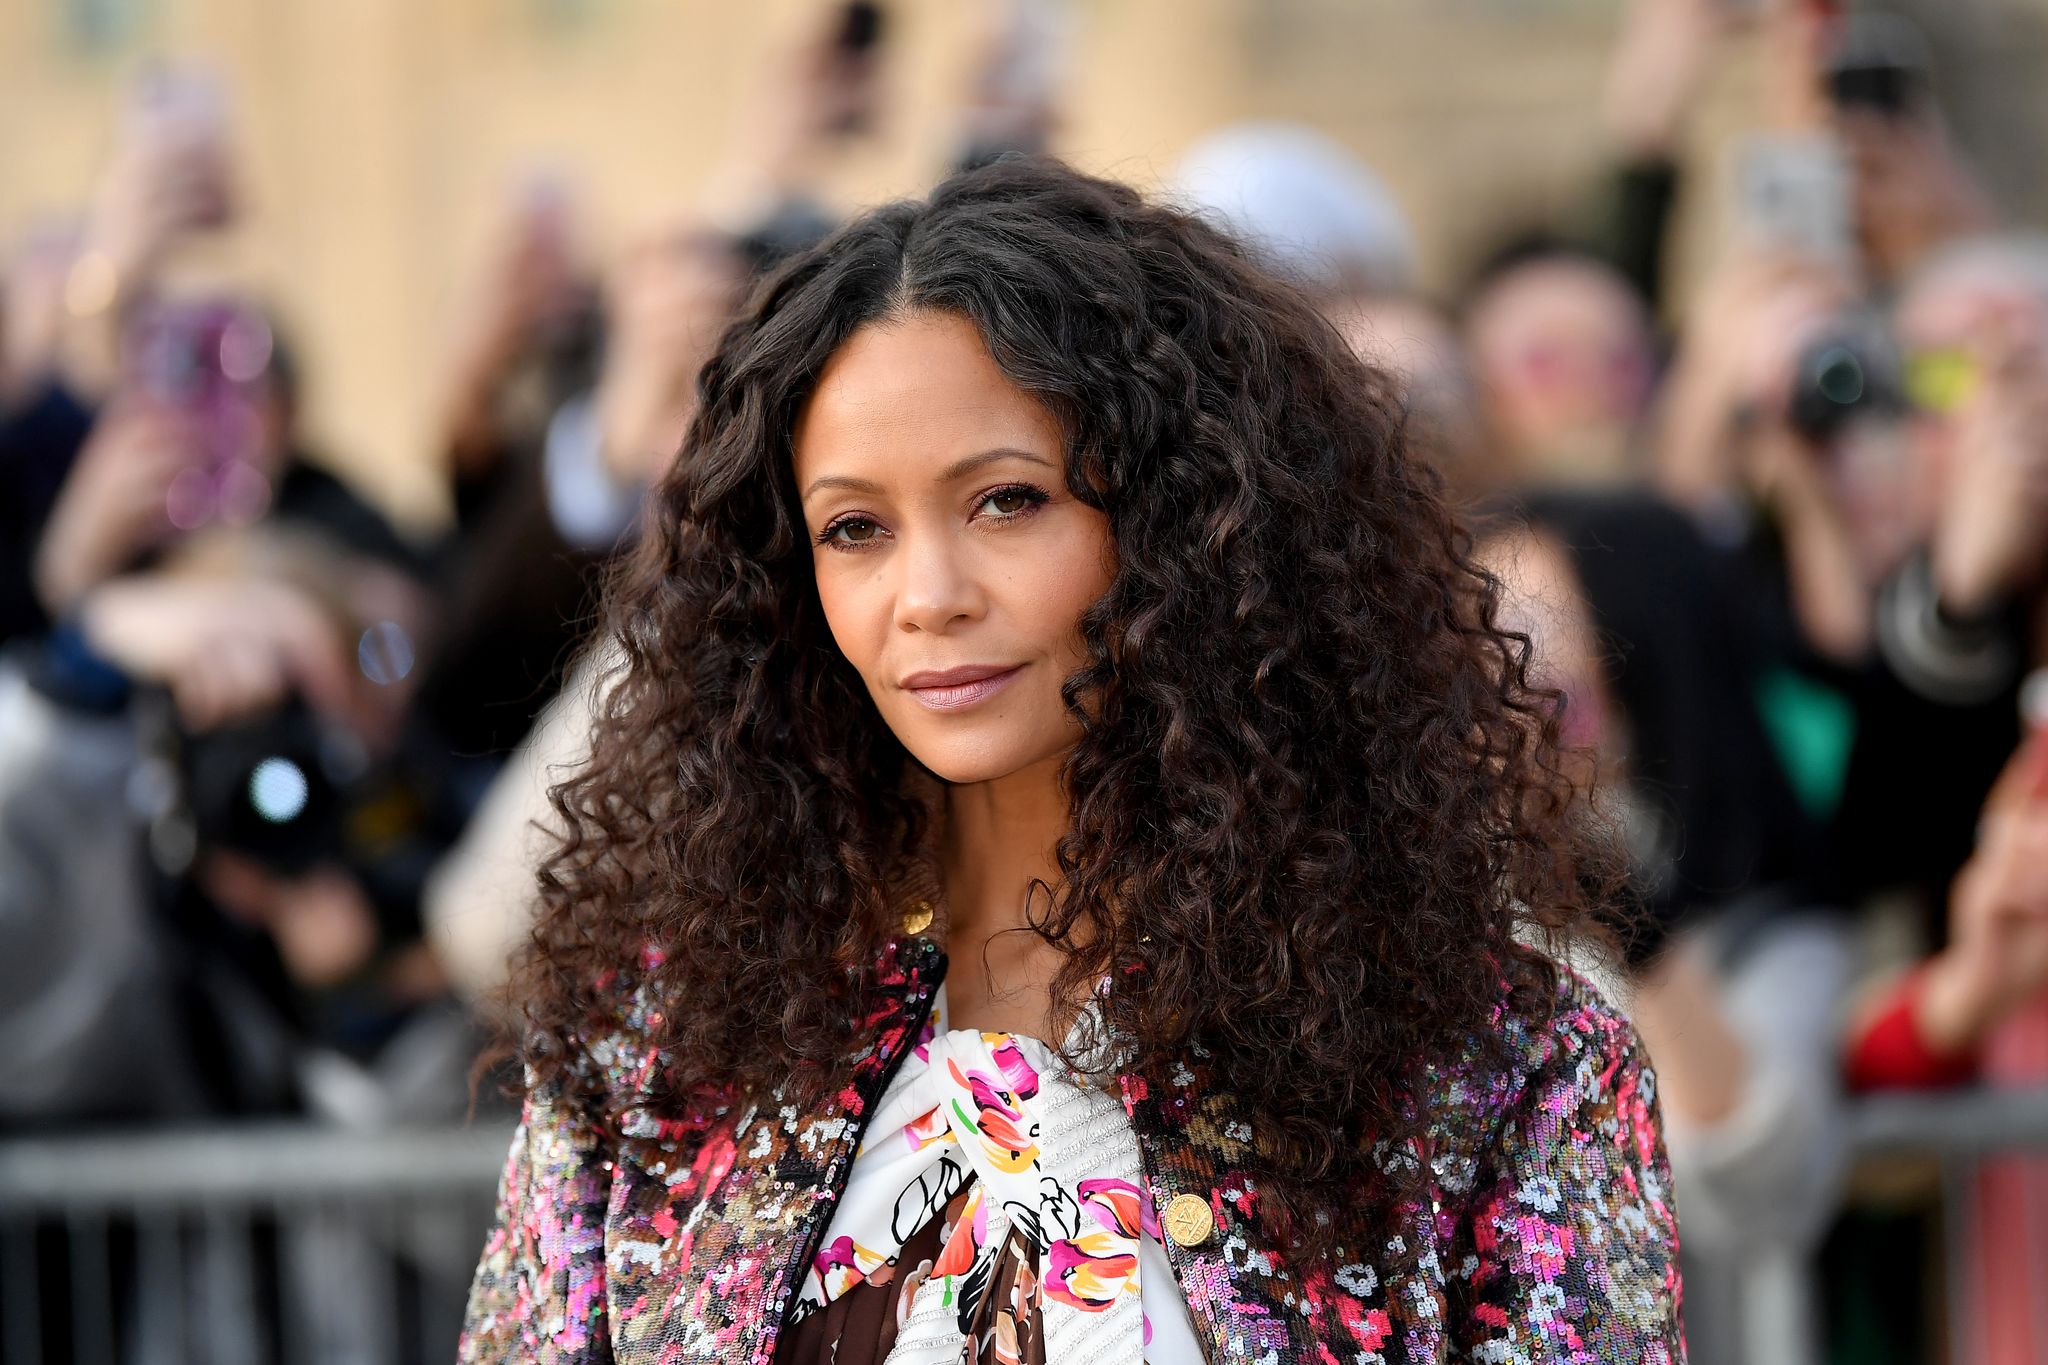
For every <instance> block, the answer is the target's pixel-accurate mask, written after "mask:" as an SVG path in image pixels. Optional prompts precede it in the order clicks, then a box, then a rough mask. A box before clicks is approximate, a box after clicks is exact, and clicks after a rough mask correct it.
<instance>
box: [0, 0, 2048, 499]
mask: <svg viewBox="0 0 2048 1365" xmlns="http://www.w3.org/2000/svg"><path fill="white" fill-rule="evenodd" d="M1986 2H1987V3H1988V0H1986ZM67 3H76V0H0V234H4V235H5V236H6V237H7V238H9V239H12V237H13V236H14V235H15V234H17V233H19V232H20V231H21V230H22V229H23V228H24V227H25V226H26V225H28V224H29V223H31V222H32V221H34V220H35V219H36V218H37V216H38V215H41V214H46V213H50V212H53V211H61V210H63V209H65V208H66V207H67V206H69V205H73V204H75V203H76V202H77V201H78V200H79V199H80V197H81V196H82V195H84V193H85V192H86V190H87V187H88V185H89V183H90V179H91V175H92V172H93V168H94V167H95V166H96V165H97V163H98V161H99V160H100V158H101V157H102V156H103V154H104V153H105V151H106V148H107V147H108V145H109V142H110V139H111V137H112V133H113V129H114V127H115V119H116V113H117V109H118V107H119V102H120V98H121V92H122V89H123V86H124V82H125V80H126V79H127V77H128V75H129V73H131V72H132V71H133V70H134V68H135V67H136V66H137V65H138V64H139V63H140V62H141V61H142V60H143V59H145V58H146V57H147V56H148V55H150V54H152V53H168V54H174V55H177V54H199V55H203V56H205V57H206V58H208V59H210V60H212V61H213V62H215V63H217V64H218V65H219V66H220V67H221V69H222V70H223V71H224V72H225V73H226V75H227V76H228V78H229V80H230V81H231V83H232V86H233V90H234V96H235V100H236V112H237V115H238V122H239V127H240V130H241V135H242V143H243V147H244V149H245V151H246V157H247V164H248V173H249V181H250V195H249V199H250V209H251V212H250V215H249V218H248V222H247V224H246V226H245V227H244V228H242V229H241V230H240V231H239V232H238V233H237V239H236V241H235V242H234V243H233V249H232V252H231V253H226V252H224V253H221V254H222V255H224V256H226V255H231V257H232V259H233V261H234V266H233V269H234V270H235V271H236V272H238V273H239V274H240V275H241V276H242V277H243V278H244V279H246V280H248V281H249V282H251V283H253V284H254V285H256V286H257V287H259V288H261V289H263V290H264V291H266V292H267V294H268V295H269V296H270V297H272V298H274V299H275V300H276V301H277V303H278V305H279V307H280V310H281V312H282V314H283V316H284V318H285V319H286V321H287V323H288V324H289V326H290V327H291V329H292V332H293V334H294V336H295V337H296V339H297V341H298V343H299V346H300V349H301V351H302V352H303V353H304V355H305V359H306V369H307V373H308V377H309V395H308V396H309V400H310V404H311V407H310V415H311V416H310V420H311V421H312V424H313V427H314V431H315V433H316V435H317V437H318V439H319V441H320V444H321V445H322V446H323V447H324V448H325V449H326V450H328V451H330V452H331V453H332V456H333V458H334V459H335V460H336V461H337V462H338V463H340V464H342V465H343V466H345V467H346V468H347V469H348V470H350V471H351V472H352V473H355V474H357V475H358V476H359V477H360V478H361V479H362V480H363V481H364V482H365V484H366V485H367V486H368V487H369V488H370V489H371V490H372V491H373V492H374V493H375V494H376V495H378V496H379V497H381V498H383V499H384V500H385V501H386V502H388V503H389V504H390V505H391V506H393V507H394V508H396V509H398V510H400V511H401V512H403V513H404V514H406V515H407V516H409V517H412V518H415V519H419V520H422V521H431V520H432V518H433V517H434V516H435V515H436V513H437V510H438V503H437V498H436V493H435V489H436V475H435V472H434V471H433V470H432V469H431V468H429V467H428V465H427V463H426V460H427V458H428V457H427V453H426V452H427V451H428V449H429V446H430V440H429V435H430V431H431V408H432V399H433V394H434V389H435V383H436V380H437V376H438V370H439V365H440V363H441V356H442V354H443V352H444V350H445V346H446V340H447V335H448V331H449V321H448V318H449V312H450V309H451V307H452V305H453V303H454V301H455V300H456V299H457V298H458V297H459V293H460V290H461V289H462V287H463V286H464V284H465V283H466V281H467V280H468V278H469V277H470V276H471V275H472V274H473V263H474V262H475V261H476V260H477V258H478V254H479V252H480V251H481V249H482V247H483V245H484V244H485V243H486V242H487V240H488V237H489V232H490V228H491V224H492V221H493V214H494V212H495V211H496V210H497V209H498V208H499V206H500V205H501V204H502V203H503V201H504V197H505V195H506V194H507V192H508V191H509V190H510V188H511V187H512V186H514V185H516V184H517V183H518V182H519V180H520V179H521V177H522V175H524V174H526V173H527V172H529V171H530V170H531V169H532V168H534V167H536V166H542V165H561V166H567V167H570V168H572V170H573V176H574V181H575V184H576V186H577V188H578V189H579V191H580V192H581V194H582V196H583V198H584V199H585V201H586V202H587V204H588V205H589V207H590V209H591V210H592V215H593V218H594V221H595V223H596V224H597V227H598V232H599V235H600V237H601V238H602V240H603V241H604V242H606V243H609V242H616V241H617V240H618V239H619V238H621V237H622V236H624V235H625V234H628V233H630V232H632V231H633V230H634V229H635V228H637V227H642V226H645V225H648V224H650V223H653V222H655V221H658V220H659V219H660V218H661V217H662V216H663V215H664V214H666V213H669V212H672V211H675V210H677V209H678V208H681V207H684V206H687V205H688V204H689V203H690V201H691V198H692V195H693V193H694V190H695V187H696V185H697V183H698V181H699V178H700V177H701V176H702V175H703V174H704V172H705V170H706V168H707V166H708V164H709V163H710V160H711V158H712V156H713V155H714V153H715V150H716V148H717V146H718V140H719V139H720V138H721V137H723V136H724V135H725V133H726V131H727V129H728V128H729V126H730V123H731V120H732V118H733V117H734V113H735V109H736V106H737V99H738V96H739V94H740V92H741V91H742V90H743V89H744V88H745V86H746V83H747V82H748V81H749V80H750V79H752V78H753V77H754V76H755V75H756V74H757V73H758V72H759V71H760V70H761V68H762V64H763V62H764V61H765V60H766V58H767V56H768V54H769V52H770V51H771V50H773V48H774V45H775V44H777V43H778V42H779V41H781V40H782V39H783V38H785V37H786V36H787V35H788V33H789V32H791V31H792V27H793V26H794V25H796V24H798V23H800V22H801V20H802V19H803V16H804V15H805V14H806V13H808V12H809V11H810V9H811V7H812V6H813V5H814V4H816V3H818V0H748V3H737V2H736V0H580V3H578V2H577V0H125V7H126V8H127V9H128V10H130V11H132V12H133V13H134V14H136V15H137V16H138V17H137V19H136V21H135V23H134V24H133V26H132V28H131V30H130V31H129V32H128V34H127V36H126V37H124V38H123V39H122V40H120V41H118V42H117V43H115V44H113V45H112V50H110V51H96V52H91V53H82V52H79V51H77V50H75V46H74V45H72V44H70V43H69V42H68V41H67V39H66V37H65V32H64V29H63V26H62V24H61V22H60V21H61V17H62V14H63V12H64V7H65V5H66V4H67ZM2015 3H2017V0H2015ZM117 8H118V7H117ZM1615 8H1616V6H1615V3H1614V0H1075V4H1074V14H1075V34H1074V39H1075V41H1074V44H1073V57H1074V66H1073V76H1072V84H1071V99H1070V102H1069V109H1070V122H1069V125H1068V127H1067V128H1066V129H1065V131H1064V132H1063V134H1062V137H1061V145H1062V148H1063V150H1065V151H1066V152H1067V153H1068V154H1069V155H1071V156H1073V157H1074V158H1075V159H1077V160H1078V161H1080V162H1082V163H1083V164H1085V165H1088V166H1091V167H1095V168H1100V169H1104V170H1108V171H1111V172H1115V173H1118V174H1121V175H1124V176H1126V177H1128V178H1131V179H1134V180H1138V181H1148V180H1152V179H1154V178H1156V177H1157V176H1159V175H1160V174H1162V173H1163V172H1164V171H1165V170H1166V169H1167V168H1168V167H1170V166H1171V164H1172V161H1173V158H1174V156H1175V155H1176V154H1177V153H1178V152H1179V150H1180V149H1181V148H1182V147H1184V146H1185V145H1186V144H1187V143H1188V142H1189V141H1190V140H1192V139H1193V138H1194V137H1195V136H1196V135H1198V134H1199V133H1200V132H1202V131H1203V130H1205V129H1206V128H1209V127H1211V126H1213V125H1215V124H1217V123H1220V122H1223V121H1225V120H1228V119H1231V118H1236V117H1244V116H1251V115H1259V116H1277V117H1296V118H1302V119H1306V120H1309V121H1312V122H1315V123H1318V124H1320V125H1322V126H1323V127H1325V128H1326V129H1328V130H1329V131H1330V132H1332V133H1333V134H1335V135H1336V136H1337V137H1339V138H1340V139H1341V140H1343V141H1345V142H1346V143H1348V144H1349V145H1351V146H1353V147H1354V148H1356V149H1357V150H1358V151H1360V152H1361V153H1362V154H1364V155H1365V156H1366V157H1368V158H1369V159H1370V160H1371V161H1373V162H1374V163H1375V164H1376V165H1378V166H1379V167H1380V168H1381V169H1382V171H1383V172H1384V173H1385V175H1386V176H1387V178H1388V179H1389V180H1390V181H1391V182H1392V184H1393V185H1394V187H1395V188H1396V189H1397V191H1399V192H1400V193H1401V194H1402V195H1403V197H1404V198H1405V199H1406V201H1407V202H1408V203H1409V204H1410V205H1411V207H1412V211H1413V213H1414V216H1415V218H1416V220H1417V225H1418V231H1419V235H1420V237H1421V240H1422V243H1423V250H1424V263H1425V268H1426V269H1427V270H1428V271H1429V273H1430V274H1431V276H1432V277H1433V278H1435V279H1438V280H1441V279H1443V278H1446V277H1447V276H1448V274H1449V273H1450V272H1451V271H1452V270H1453V269H1454V268H1455V267H1457V266H1458V265H1460V264H1462V263H1464V262H1465V261H1466V260H1467V259H1469V257H1470V255H1471V254H1472V253H1473V252H1474V251H1476V250H1478V249H1479V248H1480V247H1481V246H1483V244H1484V238H1485V236H1486V234H1487V233H1488V232H1489V231H1491V230H1492V225H1494V224H1496V223H1498V222H1501V221H1503V220H1519V219H1522V218H1528V217H1533V216H1534V215H1536V214H1537V213H1540V212H1541V211H1543V210H1545V209H1546V208H1549V207H1553V206H1556V205H1558V204H1560V203H1563V202H1565V201H1566V200H1567V199H1568V198H1569V196H1570V195H1571V194H1573V193H1575V192H1576V191H1577V189H1578V188H1579V187H1580V186H1581V185H1582V183H1583V181H1584V178H1585V176H1586V174H1587V173H1588V172H1589V171H1590V170H1592V169H1593V168H1595V167H1597V166H1598V164H1599V161H1600V157H1601V155H1602V150H1603V149H1602V148H1601V146H1600V143H1599V137H1598V131H1597V124H1596V120H1595V107H1596V100H1597V90H1598V83H1599V78H1600V70H1601V63H1602V60H1603V58H1604V51H1605V47H1606V43H1607V39H1608V36H1609V34H1610V32H1611V28H1612V25H1613V22H1614V15H1615ZM891 10H892V16H893V19H894V23H893V25H892V32H891V36H890V45H889V47H890V61H891V74H892V78H893V80H894V82H895V86H896V93H897V97H898V98H897V101H896V104H895V107H894V110H893V112H892V115H891V119H890V128H889V130H888V131H889V134H890V136H889V137H888V138H886V139H885V140H884V141H883V142H882V143H881V144H880V145H879V146H877V147H875V148H874V149H872V150H870V151H868V152H865V153H863V154H862V155H860V156H859V157H857V158H856V159H854V160H853V161H851V162H849V164H847V165H846V166H845V168H844V170H843V173H842V174H841V175H840V176H839V177H838V179H837V182H836V183H835V184H834V186H833V190H834V192H835V194H836V195H837V196H839V197H840V198H842V199H843V200H844V201H845V202H847V203H849V204H852V203H859V202H864V201H869V200H873V199H875V198H878V197H882V196H885V195H888V194H893V193H898V192H908V191H914V190H916V189H917V188H918V187H919V186H920V185H921V184H922V183H924V182H925V181H926V180H927V179H928V178H929V176H930V175H931V173H932V172H933V170H934V169H935V168H936V167H937V166H939V165H940V163H941V161H942V159H943V157H944V154H945V149H946V143H947V127H948V125H947V119H946V112H947V110H948V108H949V105H950V101H951V99H952V98H953V95H954V93H955V91H956V90H957V88H958V86H959V83H960V74H961V73H960V63H959V55H958V54H959V50H960V46H961V43H960V39H961V36H962V17H963V16H962V10H961V7H960V4H959V3H958V0H895V3H893V4H892V5H891ZM1737 65H1738V67H1739V65H1740V63H1738V64H1737ZM1744 79H1745V77H1744V75H1743V73H1742V72H1741V71H1740V70H1739V69H1738V70H1737V71H1735V72H1733V73H1732V74H1731V75H1730V76H1729V78H1728V79H1727V80H1725V81H1723V82H1722V84H1721V87H1720V88H1718V89H1717V92H1716V95H1715V104H1716V107H1717V108H1718V109H1720V110H1721V111H1722V113H1721V114H1719V115H1717V116H1716V117H1718V118H1720V119H1721V120H1722V121H1723V122H1726V121H1728V120H1730V119H1732V118H1735V117H1739V113H1740V109H1741V105H1742V98H1743V97H1742V89H1743V81H1744Z"/></svg>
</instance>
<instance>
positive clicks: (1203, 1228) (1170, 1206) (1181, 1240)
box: [1159, 1194, 1216, 1247]
mask: <svg viewBox="0 0 2048 1365" xmlns="http://www.w3.org/2000/svg"><path fill="white" fill-rule="evenodd" d="M1159 1225H1160V1226H1161V1227H1163V1228H1165V1229H1166V1235H1167V1236H1168V1237H1171V1238H1172V1239H1173V1240H1174V1243H1175V1245H1177V1246H1184V1247H1198V1246H1200V1245H1201V1244H1202V1243H1204V1242H1206V1241H1208V1240H1209V1234H1210V1233H1212V1232H1214V1231H1216V1215H1215V1214H1213V1213H1211V1212H1209V1201H1208V1200H1206V1199H1204V1198H1202V1197H1201V1196H1200V1195H1198V1194H1177V1195H1175V1196H1174V1197H1173V1198H1172V1199H1171V1200H1170V1201H1168V1203H1167V1205H1166V1212H1165V1213H1164V1214H1162V1215H1161V1216H1160V1219H1159Z"/></svg>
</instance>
